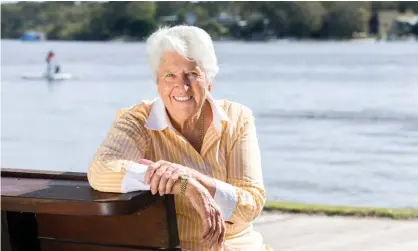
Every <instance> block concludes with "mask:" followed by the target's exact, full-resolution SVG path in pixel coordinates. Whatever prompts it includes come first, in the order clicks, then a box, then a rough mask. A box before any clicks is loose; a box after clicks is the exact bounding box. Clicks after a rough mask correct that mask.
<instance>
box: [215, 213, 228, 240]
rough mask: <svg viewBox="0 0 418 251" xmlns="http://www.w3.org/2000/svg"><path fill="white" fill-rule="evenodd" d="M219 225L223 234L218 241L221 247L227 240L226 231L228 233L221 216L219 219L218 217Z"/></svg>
mask: <svg viewBox="0 0 418 251" xmlns="http://www.w3.org/2000/svg"><path fill="white" fill-rule="evenodd" d="M218 224H219V226H220V227H221V232H220V234H219V238H218V240H217V244H218V245H219V246H222V245H223V242H224V239H225V231H226V226H225V222H224V220H223V217H222V215H219V217H218Z"/></svg>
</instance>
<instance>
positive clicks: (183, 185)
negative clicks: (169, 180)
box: [180, 174, 189, 196]
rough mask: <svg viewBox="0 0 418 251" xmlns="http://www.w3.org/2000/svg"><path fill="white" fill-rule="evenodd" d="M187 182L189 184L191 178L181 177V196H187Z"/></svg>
mask: <svg viewBox="0 0 418 251" xmlns="http://www.w3.org/2000/svg"><path fill="white" fill-rule="evenodd" d="M187 182H189V176H188V175H187V174H183V175H181V176H180V195H181V196H184V195H185V194H186V188H187Z"/></svg>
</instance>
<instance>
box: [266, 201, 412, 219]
mask: <svg viewBox="0 0 418 251" xmlns="http://www.w3.org/2000/svg"><path fill="white" fill-rule="evenodd" d="M263 210H264V211H278V212H286V213H297V214H314V215H318V214H320V215H327V216H354V217H375V218H389V219H393V220H418V208H410V209H409V208H405V209H403V208H399V209H398V208H396V209H395V208H373V207H351V206H331V205H318V204H304V203H296V202H285V201H267V202H266V204H265V206H264V209H263Z"/></svg>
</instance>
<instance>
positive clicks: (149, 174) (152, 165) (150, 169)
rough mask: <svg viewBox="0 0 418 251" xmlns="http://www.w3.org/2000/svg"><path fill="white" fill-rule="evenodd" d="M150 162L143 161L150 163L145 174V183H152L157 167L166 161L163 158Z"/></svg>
mask: <svg viewBox="0 0 418 251" xmlns="http://www.w3.org/2000/svg"><path fill="white" fill-rule="evenodd" d="M140 162H141V161H140ZM150 162H151V161H150ZM150 162H143V163H148V164H149V165H148V169H147V172H146V174H145V184H151V180H152V176H153V175H154V173H155V172H156V171H157V169H158V168H160V166H161V165H162V164H163V163H164V161H162V160H160V161H157V162H155V163H153V162H151V163H150Z"/></svg>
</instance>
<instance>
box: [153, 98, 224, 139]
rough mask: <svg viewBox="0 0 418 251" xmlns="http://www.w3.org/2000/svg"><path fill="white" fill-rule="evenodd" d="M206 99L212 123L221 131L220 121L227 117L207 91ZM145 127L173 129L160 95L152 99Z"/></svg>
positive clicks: (158, 129)
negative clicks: (210, 109)
mask: <svg viewBox="0 0 418 251" xmlns="http://www.w3.org/2000/svg"><path fill="white" fill-rule="evenodd" d="M207 100H208V101H209V104H210V106H211V108H212V112H213V124H214V126H215V128H216V129H217V130H218V132H221V129H222V121H226V122H227V123H229V118H228V116H227V115H226V113H225V111H224V110H223V109H222V107H221V106H220V105H218V104H217V103H216V101H215V100H214V99H213V97H212V95H211V94H210V93H208V96H207ZM145 127H146V128H148V129H150V130H157V131H160V130H164V129H165V128H167V127H169V128H170V129H171V130H173V131H174V127H173V125H172V124H171V122H170V119H169V118H168V115H167V111H166V109H165V105H164V103H163V100H162V99H161V97H158V98H156V99H154V100H153V102H152V104H151V111H150V114H149V116H148V119H147V121H146V122H145Z"/></svg>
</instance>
